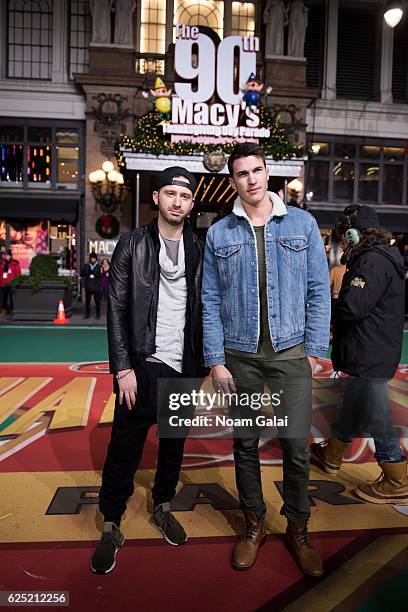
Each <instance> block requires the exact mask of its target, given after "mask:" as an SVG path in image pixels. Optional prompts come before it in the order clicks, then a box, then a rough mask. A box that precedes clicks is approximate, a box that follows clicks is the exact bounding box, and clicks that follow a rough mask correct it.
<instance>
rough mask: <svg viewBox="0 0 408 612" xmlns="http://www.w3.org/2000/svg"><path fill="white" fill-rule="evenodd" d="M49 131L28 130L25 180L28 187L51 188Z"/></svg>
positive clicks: (42, 129) (45, 129) (50, 135)
mask: <svg viewBox="0 0 408 612" xmlns="http://www.w3.org/2000/svg"><path fill="white" fill-rule="evenodd" d="M51 139H52V134H51V129H50V128H48V127H46V128H34V127H33V128H29V129H28V142H29V144H28V146H27V180H28V182H29V183H30V187H35V188H42V187H51Z"/></svg>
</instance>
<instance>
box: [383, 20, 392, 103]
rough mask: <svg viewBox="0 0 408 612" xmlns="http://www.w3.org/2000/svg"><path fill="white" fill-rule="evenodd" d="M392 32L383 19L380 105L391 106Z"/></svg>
mask: <svg viewBox="0 0 408 612" xmlns="http://www.w3.org/2000/svg"><path fill="white" fill-rule="evenodd" d="M393 47H394V30H393V29H392V28H390V26H388V25H387V24H386V23H385V20H384V19H383V28H382V43H381V76H380V90H381V94H380V95H381V98H380V102H381V104H392V59H393V51H394V48H393Z"/></svg>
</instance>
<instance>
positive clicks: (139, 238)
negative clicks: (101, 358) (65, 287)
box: [107, 219, 203, 377]
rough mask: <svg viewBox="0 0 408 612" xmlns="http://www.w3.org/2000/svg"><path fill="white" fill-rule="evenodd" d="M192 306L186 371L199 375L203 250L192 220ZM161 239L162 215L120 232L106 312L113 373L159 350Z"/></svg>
mask: <svg viewBox="0 0 408 612" xmlns="http://www.w3.org/2000/svg"><path fill="white" fill-rule="evenodd" d="M183 240H184V250H185V262H186V282H187V307H186V326H185V328H184V354H183V374H184V375H185V376H192V377H195V376H199V375H200V374H201V364H202V325H201V297H200V295H201V276H202V258H203V249H202V245H201V242H200V241H199V239H198V238H197V236H196V235H195V234H194V233H193V231H192V229H191V226H190V224H189V223H188V221H185V223H184V230H183ZM159 251H160V241H159V234H158V228H157V219H153V221H151V222H150V223H148V224H147V225H145V226H143V227H139V228H137V229H135V230H133V231H131V232H128V233H126V234H124V235H123V236H121V238H120V240H119V242H118V244H117V245H116V248H115V251H114V253H113V256H112V261H111V267H110V271H109V299H108V311H107V327H108V344H109V366H110V371H111V372H117V371H118V370H124V369H126V368H131V367H134V363H135V359H137V358H140V357H143V356H147V355H152V354H153V353H154V352H155V351H156V343H155V341H156V322H157V306H158V301H159V280H160V270H159Z"/></svg>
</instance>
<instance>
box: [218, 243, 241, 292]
mask: <svg viewBox="0 0 408 612" xmlns="http://www.w3.org/2000/svg"><path fill="white" fill-rule="evenodd" d="M240 249H241V245H240V244H229V245H225V246H218V247H215V248H214V254H215V256H216V258H217V259H216V261H217V265H218V271H219V273H220V277H221V279H222V280H223V281H224V282H226V283H229V282H230V281H231V279H232V277H233V276H234V274H235V272H236V271H237V269H238V259H239V251H240Z"/></svg>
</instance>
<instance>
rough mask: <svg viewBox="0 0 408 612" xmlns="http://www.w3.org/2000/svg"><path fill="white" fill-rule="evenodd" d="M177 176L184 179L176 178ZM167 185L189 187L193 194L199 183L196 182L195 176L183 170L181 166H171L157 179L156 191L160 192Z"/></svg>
mask: <svg viewBox="0 0 408 612" xmlns="http://www.w3.org/2000/svg"><path fill="white" fill-rule="evenodd" d="M176 176H178V177H180V176H182V177H183V179H180V178H175V177H176ZM167 185H178V186H179V187H187V189H190V191H191V192H192V193H193V195H194V192H195V190H196V187H197V181H196V180H195V177H194V174H192V173H191V172H189V171H188V170H186V169H185V168H182V167H181V166H170V168H165V169H164V170H163V172H160V174H159V175H158V177H157V179H156V191H159V190H160V189H161V188H162V187H166V186H167Z"/></svg>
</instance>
